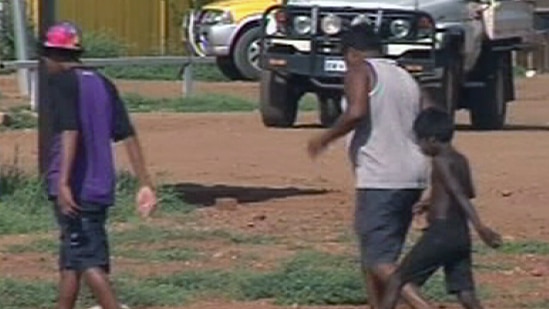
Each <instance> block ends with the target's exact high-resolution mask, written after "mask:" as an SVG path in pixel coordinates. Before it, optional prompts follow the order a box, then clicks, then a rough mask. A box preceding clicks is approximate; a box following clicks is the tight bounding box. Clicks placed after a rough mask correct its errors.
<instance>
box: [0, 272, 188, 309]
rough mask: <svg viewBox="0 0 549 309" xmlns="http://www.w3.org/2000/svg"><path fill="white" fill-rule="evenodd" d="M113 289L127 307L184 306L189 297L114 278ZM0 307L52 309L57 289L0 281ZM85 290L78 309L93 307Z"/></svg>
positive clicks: (174, 288)
mask: <svg viewBox="0 0 549 309" xmlns="http://www.w3.org/2000/svg"><path fill="white" fill-rule="evenodd" d="M113 281H114V286H115V287H116V292H117V296H118V298H119V300H120V302H121V303H125V304H129V305H130V306H131V307H141V308H142V307H152V306H176V305H184V304H185V303H186V302H187V301H188V299H190V297H191V295H190V294H189V292H188V291H185V290H180V289H179V288H178V287H177V286H174V285H167V284H156V282H153V281H151V280H136V279H133V278H130V277H123V276H122V277H115V278H114V280H113ZM0 295H2V297H0V308H2V309H53V308H54V307H55V304H56V300H57V287H56V284H55V283H53V282H48V281H33V282H29V281H23V280H15V279H4V278H0ZM96 304H97V302H96V301H95V300H94V298H93V297H92V295H91V293H90V292H89V291H88V290H87V289H83V290H82V293H81V295H80V297H79V301H78V308H86V307H90V306H92V305H96Z"/></svg>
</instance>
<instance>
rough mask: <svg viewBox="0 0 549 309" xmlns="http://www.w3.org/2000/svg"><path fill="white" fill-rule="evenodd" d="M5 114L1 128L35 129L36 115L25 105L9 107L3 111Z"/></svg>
mask: <svg viewBox="0 0 549 309" xmlns="http://www.w3.org/2000/svg"><path fill="white" fill-rule="evenodd" d="M5 114H6V116H5V117H6V118H5V120H4V123H3V126H2V128H1V129H2V130H24V129H35V128H36V127H37V126H38V118H37V115H36V114H35V113H33V112H31V111H30V109H29V108H28V107H27V106H18V107H14V108H10V109H8V110H7V111H5Z"/></svg>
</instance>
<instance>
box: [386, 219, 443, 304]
mask: <svg viewBox="0 0 549 309" xmlns="http://www.w3.org/2000/svg"><path fill="white" fill-rule="evenodd" d="M436 238H437V235H436V231H435V233H433V230H431V231H429V230H428V231H427V232H425V234H423V236H422V237H421V239H420V240H419V241H418V242H417V244H416V245H415V246H414V247H413V248H412V250H411V251H410V253H409V254H408V255H407V256H406V257H405V258H404V259H403V261H402V263H401V265H400V266H399V268H398V269H397V270H396V271H395V272H394V273H393V274H392V275H391V277H390V278H389V280H388V283H387V287H386V290H385V294H384V296H383V300H382V304H381V309H393V308H394V307H395V306H396V304H397V302H398V298H399V295H400V294H403V296H405V294H406V293H404V289H403V287H405V286H407V285H408V286H409V287H408V288H410V289H414V292H415V293H414V296H415V297H417V298H414V299H413V302H411V301H409V303H410V304H411V305H412V306H413V307H414V308H422V309H430V308H432V307H431V305H429V303H428V302H427V300H425V299H424V298H423V297H422V296H421V294H420V293H419V289H417V287H416V286H415V285H411V284H410V283H411V282H413V283H415V284H417V285H420V286H421V285H423V283H425V282H426V281H427V279H429V277H431V276H432V275H433V273H434V272H435V271H436V270H437V269H438V268H439V267H440V266H441V265H442V264H443V263H442V261H443V260H442V259H443V257H444V256H443V255H444V250H443V248H440V246H439V245H438V242H437V239H436ZM441 254H442V256H441Z"/></svg>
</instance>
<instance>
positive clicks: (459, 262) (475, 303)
mask: <svg viewBox="0 0 549 309" xmlns="http://www.w3.org/2000/svg"><path fill="white" fill-rule="evenodd" d="M454 256H455V257H456V258H455V259H454V260H452V261H451V262H449V263H447V264H446V265H445V267H444V273H445V277H446V286H447V289H448V293H450V294H456V295H457V298H458V300H459V302H460V303H461V305H462V306H463V307H464V308H466V309H482V308H483V307H482V305H481V303H480V301H479V300H478V298H477V296H476V293H475V282H474V279H473V266H472V265H473V262H472V257H471V250H470V248H469V249H467V250H466V251H464V252H462V253H461V254H459V253H457V254H455V255H454Z"/></svg>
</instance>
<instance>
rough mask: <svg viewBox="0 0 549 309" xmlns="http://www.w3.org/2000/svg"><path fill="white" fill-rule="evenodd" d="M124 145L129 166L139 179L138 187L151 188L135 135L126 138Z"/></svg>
mask: <svg viewBox="0 0 549 309" xmlns="http://www.w3.org/2000/svg"><path fill="white" fill-rule="evenodd" d="M124 144H125V145H126V151H127V153H128V157H129V159H130V164H131V165H132V168H133V170H134V172H135V174H136V175H137V178H138V179H139V184H140V186H141V187H150V188H152V187H153V184H152V181H151V179H150V176H149V173H148V172H147V167H146V165H145V158H144V156H143V150H142V149H141V144H140V143H139V139H138V137H137V134H134V135H133V136H130V137H128V138H127V139H126V140H125V141H124Z"/></svg>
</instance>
